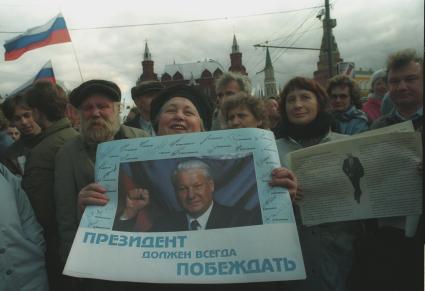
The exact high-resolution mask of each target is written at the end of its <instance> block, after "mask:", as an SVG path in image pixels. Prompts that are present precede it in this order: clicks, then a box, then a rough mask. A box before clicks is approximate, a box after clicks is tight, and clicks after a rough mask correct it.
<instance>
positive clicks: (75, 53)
mask: <svg viewBox="0 0 425 291" xmlns="http://www.w3.org/2000/svg"><path fill="white" fill-rule="evenodd" d="M59 11H60V13H61V14H62V16H63V13H62V9H59ZM63 19H65V17H64V16H63ZM68 33H69V30H68ZM69 38H71V34H70V35H69ZM71 46H72V51H73V52H74V57H75V61H76V62H77V67H78V72H80V78H81V82H84V78H83V73H82V72H81V67H80V61H79V60H78V56H77V51H76V50H75V47H74V42H73V41H72V39H71Z"/></svg>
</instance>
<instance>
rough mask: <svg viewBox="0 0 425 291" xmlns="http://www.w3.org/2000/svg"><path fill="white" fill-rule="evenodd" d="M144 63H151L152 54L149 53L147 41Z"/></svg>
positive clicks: (146, 42)
mask: <svg viewBox="0 0 425 291" xmlns="http://www.w3.org/2000/svg"><path fill="white" fill-rule="evenodd" d="M143 60H144V61H151V60H152V58H151V53H150V52H149V47H148V41H147V40H146V41H145V53H144V54H143Z"/></svg>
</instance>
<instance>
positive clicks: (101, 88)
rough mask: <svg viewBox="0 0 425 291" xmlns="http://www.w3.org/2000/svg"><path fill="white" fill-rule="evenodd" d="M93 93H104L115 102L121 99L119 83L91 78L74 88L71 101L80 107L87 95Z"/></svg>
mask: <svg viewBox="0 0 425 291" xmlns="http://www.w3.org/2000/svg"><path fill="white" fill-rule="evenodd" d="M93 94H102V95H104V96H106V97H108V98H109V99H111V100H112V101H114V102H119V101H121V90H120V88H119V87H118V86H117V84H115V83H114V82H111V81H106V80H90V81H86V82H84V83H82V84H81V85H80V86H78V87H77V88H75V89H74V90H72V92H71V94H70V95H69V102H70V103H71V104H72V105H74V106H75V107H76V108H78V107H79V106H80V105H81V103H83V101H84V100H85V99H86V98H87V97H90V96H91V95H93Z"/></svg>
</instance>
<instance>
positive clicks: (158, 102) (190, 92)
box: [151, 85, 213, 131]
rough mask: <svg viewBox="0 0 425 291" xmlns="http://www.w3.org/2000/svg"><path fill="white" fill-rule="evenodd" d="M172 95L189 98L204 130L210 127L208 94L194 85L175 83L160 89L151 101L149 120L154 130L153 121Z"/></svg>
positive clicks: (210, 115) (155, 127)
mask: <svg viewBox="0 0 425 291" xmlns="http://www.w3.org/2000/svg"><path fill="white" fill-rule="evenodd" d="M174 97H183V98H186V99H188V100H190V101H191V102H192V103H193V105H195V107H196V109H197V110H198V113H199V116H200V117H201V119H202V122H203V124H204V128H205V130H209V129H210V128H211V118H212V111H213V109H212V104H211V101H210V99H209V98H208V96H206V95H205V94H204V93H202V92H201V91H199V90H197V89H195V87H192V86H187V85H177V86H173V87H170V88H167V89H165V90H164V91H162V92H161V93H160V94H159V95H158V96H157V97H156V98H155V99H154V100H153V101H152V103H151V122H152V124H153V126H154V129H155V131H158V123H157V122H155V121H156V119H157V115H158V114H159V112H160V111H161V108H162V106H163V105H164V104H165V103H167V101H169V100H170V99H172V98H174Z"/></svg>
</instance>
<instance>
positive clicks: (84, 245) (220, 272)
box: [64, 129, 305, 283]
mask: <svg viewBox="0 0 425 291" xmlns="http://www.w3.org/2000/svg"><path fill="white" fill-rule="evenodd" d="M278 167H280V163H279V158H278V154H277V149H276V145H275V142H274V137H273V134H272V133H271V132H269V131H265V130H260V129H239V130H226V131H216V132H203V133H195V134H181V135H170V136H161V137H153V138H142V139H130V140H119V141H113V142H107V143H103V144H101V145H99V148H98V151H97V158H96V181H97V182H98V183H100V184H101V185H102V186H104V187H105V188H107V189H108V192H107V194H108V196H109V198H110V200H109V203H108V204H107V205H106V206H103V207H88V208H87V209H86V211H85V212H84V215H83V218H82V220H81V223H80V227H79V229H78V232H77V235H76V238H75V240H74V244H73V247H72V250H71V253H70V255H69V258H68V261H67V263H66V266H65V270H64V274H66V275H71V276H77V277H87V278H99V279H107V280H117V281H132V282H161V283H176V282H178V283H235V282H257V281H282V280H295V279H303V278H305V271H304V265H303V259H302V255H301V250H300V247H299V241H298V235H297V229H296V225H295V221H294V216H293V212H292V204H291V201H290V198H289V195H288V191H287V190H286V189H283V188H279V187H270V186H269V184H268V182H269V180H270V179H271V176H270V175H271V171H272V169H274V168H278ZM195 220H196V222H195ZM190 229H196V230H190ZM116 265H119V266H120V269H119V271H118V272H117V270H116V268H115V266H116Z"/></svg>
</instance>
